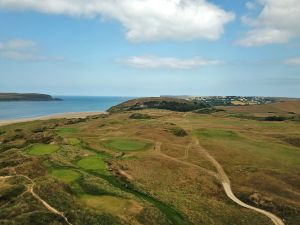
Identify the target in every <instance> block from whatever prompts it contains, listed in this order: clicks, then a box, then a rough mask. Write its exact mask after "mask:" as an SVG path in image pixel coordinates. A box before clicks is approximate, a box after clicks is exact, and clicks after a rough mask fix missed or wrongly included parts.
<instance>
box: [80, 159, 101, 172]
mask: <svg viewBox="0 0 300 225" xmlns="http://www.w3.org/2000/svg"><path fill="white" fill-rule="evenodd" d="M76 164H77V165H78V166H79V167H81V168H82V169H85V170H92V171H98V172H105V171H106V164H105V162H104V161H103V159H102V158H101V157H98V156H92V157H86V158H83V159H80V160H79V161H78V162H77V163H76Z"/></svg>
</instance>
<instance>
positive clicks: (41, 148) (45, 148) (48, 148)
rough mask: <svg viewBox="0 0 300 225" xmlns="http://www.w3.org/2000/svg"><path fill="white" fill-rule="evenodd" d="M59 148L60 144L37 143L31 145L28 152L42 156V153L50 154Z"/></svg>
mask: <svg viewBox="0 0 300 225" xmlns="http://www.w3.org/2000/svg"><path fill="white" fill-rule="evenodd" d="M58 149H59V146H58V145H47V144H36V145H33V146H31V147H30V148H29V149H28V152H27V153H28V154H29V155H36V156H41V155H48V154H51V153H53V152H56V151H57V150H58Z"/></svg>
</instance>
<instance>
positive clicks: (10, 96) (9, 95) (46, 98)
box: [0, 93, 60, 101]
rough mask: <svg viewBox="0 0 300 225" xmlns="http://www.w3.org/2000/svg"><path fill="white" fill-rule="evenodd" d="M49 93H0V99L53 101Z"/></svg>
mask: <svg viewBox="0 0 300 225" xmlns="http://www.w3.org/2000/svg"><path fill="white" fill-rule="evenodd" d="M55 100H60V99H57V98H53V97H52V96H51V95H46V94H37V93H24V94H21V93H0V101H55Z"/></svg>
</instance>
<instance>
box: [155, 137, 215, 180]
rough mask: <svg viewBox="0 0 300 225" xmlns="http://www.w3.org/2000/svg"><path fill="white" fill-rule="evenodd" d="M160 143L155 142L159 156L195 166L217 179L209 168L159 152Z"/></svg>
mask: <svg viewBox="0 0 300 225" xmlns="http://www.w3.org/2000/svg"><path fill="white" fill-rule="evenodd" d="M161 145H162V143H161V142H156V145H155V151H156V152H157V154H159V155H160V156H161V157H164V158H165V159H169V160H172V161H174V162H177V163H179V164H182V165H186V166H190V167H195V168H197V169H200V170H202V171H203V172H205V173H207V174H209V175H211V176H213V177H215V178H217V179H218V175H217V174H216V173H215V172H213V171H211V170H208V169H205V168H203V167H201V166H198V165H196V164H193V163H190V162H186V161H182V160H180V159H177V158H174V157H171V156H169V155H166V154H164V153H162V152H161Z"/></svg>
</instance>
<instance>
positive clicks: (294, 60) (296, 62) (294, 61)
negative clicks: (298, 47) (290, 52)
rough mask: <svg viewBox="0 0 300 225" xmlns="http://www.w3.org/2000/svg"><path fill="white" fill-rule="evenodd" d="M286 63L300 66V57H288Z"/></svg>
mask: <svg viewBox="0 0 300 225" xmlns="http://www.w3.org/2000/svg"><path fill="white" fill-rule="evenodd" d="M285 64H287V65H292V66H300V57H295V58H290V59H287V60H285Z"/></svg>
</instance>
